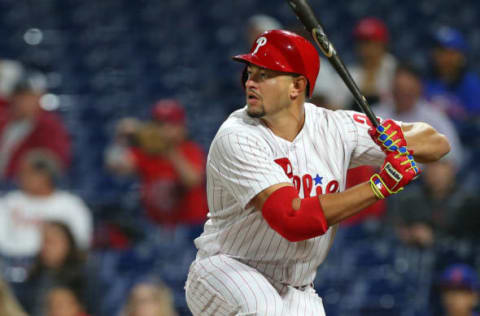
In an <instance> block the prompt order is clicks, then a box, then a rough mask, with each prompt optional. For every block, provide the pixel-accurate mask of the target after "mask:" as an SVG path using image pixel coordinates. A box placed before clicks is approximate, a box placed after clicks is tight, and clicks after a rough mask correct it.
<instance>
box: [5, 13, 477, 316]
mask: <svg viewBox="0 0 480 316" xmlns="http://www.w3.org/2000/svg"><path fill="white" fill-rule="evenodd" d="M276 28H284V27H283V26H282V25H281V23H280V22H279V21H277V20H275V19H274V18H272V17H269V16H264V15H258V16H254V17H252V18H251V19H250V20H248V21H247V25H246V30H247V32H246V36H245V46H249V45H250V44H251V42H252V41H253V40H252V39H253V38H255V37H256V36H257V35H258V34H259V33H261V32H263V31H265V30H268V29H276ZM294 29H295V28H294ZM298 31H299V32H302V31H301V30H300V29H298ZM303 34H304V33H303ZM307 36H308V35H307ZM432 37H433V41H432V46H431V50H430V51H428V52H424V53H425V54H426V56H428V59H429V65H428V68H425V67H423V68H422V67H421V66H420V65H416V64H415V63H412V62H411V61H410V60H408V58H405V57H407V56H403V57H402V58H398V57H397V56H395V55H394V54H393V53H392V52H391V51H390V50H389V46H390V43H391V40H392V39H391V36H390V34H389V30H388V28H387V26H386V24H385V23H384V22H383V21H382V20H380V19H378V18H373V17H369V18H365V19H362V20H360V21H358V23H357V25H356V26H355V28H354V30H353V31H352V34H351V39H352V42H353V43H354V47H355V52H356V55H357V60H356V63H355V64H351V65H347V67H348V69H349V70H350V71H351V73H352V76H353V78H354V79H355V81H356V82H357V84H358V86H359V88H360V89H361V91H362V92H363V94H364V95H365V96H366V98H367V100H368V101H369V103H370V104H371V105H372V108H373V111H374V112H375V113H376V115H378V116H379V117H381V118H392V119H395V120H398V121H403V122H413V121H423V122H427V123H429V124H431V125H432V126H433V127H435V128H436V129H437V130H438V131H440V132H441V133H443V134H445V135H447V137H448V139H449V140H450V142H451V147H452V150H451V152H450V153H449V154H448V155H447V156H446V157H445V158H444V159H442V160H441V161H439V162H437V163H434V164H430V165H424V166H422V170H423V174H422V176H421V178H420V179H419V180H418V181H416V183H415V184H413V185H410V186H409V187H407V188H405V190H404V191H403V192H401V194H398V195H396V196H393V197H392V198H390V199H389V200H388V201H386V202H385V201H380V202H378V203H377V204H376V205H374V206H372V207H370V208H369V209H367V210H365V211H364V212H362V213H361V214H359V215H358V216H356V217H354V218H351V219H349V220H347V221H346V222H345V223H344V225H343V226H344V227H343V229H345V230H347V229H349V228H351V227H356V226H358V225H362V223H365V222H369V221H376V222H378V223H381V227H382V232H384V233H385V234H386V235H388V236H391V235H394V238H395V239H396V240H398V241H399V242H400V243H401V244H402V245H403V246H404V247H413V248H416V249H420V250H427V251H430V250H432V249H433V251H434V252H435V249H436V248H435V247H436V245H438V244H441V243H442V242H444V241H445V240H447V241H449V242H450V241H452V240H454V241H455V240H459V241H461V242H462V243H467V244H471V245H475V244H476V242H477V241H478V240H479V237H480V233H479V230H478V229H477V227H478V226H479V225H480V214H479V213H478V212H477V210H479V209H480V196H479V194H478V187H479V184H480V183H479V175H480V169H479V168H478V165H476V164H475V163H476V161H477V160H478V158H479V157H480V156H479V150H478V148H479V147H478V146H479V144H480V142H479V141H480V139H479V136H478V133H479V132H480V77H479V75H478V74H476V73H475V72H474V71H472V70H471V69H470V67H469V61H468V58H467V55H468V50H469V44H468V42H467V40H466V39H465V38H464V36H463V35H462V33H461V32H459V31H458V30H456V29H454V28H451V27H448V26H442V27H439V28H438V29H437V30H436V32H435V33H434V34H432ZM46 81H47V78H46V77H45V76H44V75H43V74H41V73H38V72H36V71H32V70H31V69H24V67H23V66H22V65H21V64H20V63H19V62H17V61H11V60H2V61H0V178H1V179H2V181H3V182H4V183H7V185H4V186H2V187H5V188H6V189H5V190H4V192H2V194H1V196H0V267H1V270H0V272H1V273H2V274H0V277H1V279H3V280H0V281H1V283H0V315H12V316H14V315H34V316H37V315H39V316H40V315H48V316H86V315H106V314H108V313H110V312H111V311H112V310H115V312H116V313H117V314H118V315H122V316H154V315H159V316H160V315H162V316H173V315H177V314H182V315H183V314H185V315H188V314H186V312H185V310H178V309H177V310H176V309H175V306H177V305H179V303H178V302H176V301H175V299H174V296H173V294H172V290H171V289H170V288H169V286H167V285H166V283H165V282H164V280H162V279H161V278H162V277H163V276H160V275H158V274H157V275H152V274H151V271H149V269H146V270H145V271H136V272H137V275H138V276H139V277H138V278H135V280H134V282H130V283H129V284H128V285H127V286H126V287H125V289H124V291H121V292H120V294H118V295H116V296H115V299H114V300H113V302H114V303H111V301H109V304H111V305H112V304H113V305H114V307H115V308H113V309H106V308H103V307H102V304H104V303H105V302H106V297H107V296H108V295H107V294H106V293H104V292H103V291H105V289H108V288H109V287H108V284H105V283H109V282H113V281H112V280H109V277H110V275H108V274H107V275H105V274H104V275H102V273H103V272H102V271H103V270H102V269H100V268H99V267H98V260H97V258H95V256H96V255H97V254H98V253H99V252H102V251H103V252H104V253H108V252H109V251H112V250H119V251H122V252H128V251H130V250H131V249H133V248H135V247H136V246H138V245H144V244H145V243H156V242H158V239H155V238H151V235H154V234H155V233H154V232H155V231H161V232H162V234H163V233H164V235H166V236H168V235H169V234H176V229H177V228H178V227H187V231H188V234H190V235H189V236H188V237H187V239H188V240H189V241H190V243H192V242H193V238H194V237H195V236H196V235H198V232H199V231H200V230H201V227H202V224H203V222H204V221H205V220H206V218H207V212H208V209H207V208H208V207H207V198H206V193H205V163H206V151H207V150H208V148H202V146H201V145H199V144H198V143H196V142H195V141H194V139H195V137H194V136H195V135H189V131H188V128H187V126H188V125H187V113H186V108H187V109H188V105H187V106H185V105H182V103H181V102H180V101H179V100H178V99H175V98H170V96H159V99H158V101H156V102H154V104H152V105H151V106H150V115H149V118H144V117H143V118H142V117H141V116H138V117H133V116H129V117H124V118H121V119H120V120H118V122H117V124H116V126H115V128H114V131H113V132H112V135H111V139H110V142H109V145H108V146H106V147H105V148H104V156H103V158H104V161H98V164H102V165H104V166H105V170H107V172H108V174H109V176H110V177H112V178H114V179H117V180H118V181H133V183H137V184H136V186H135V190H134V197H133V198H132V200H133V203H137V204H138V208H137V209H136V210H138V212H137V213H135V214H133V216H129V217H128V216H125V217H124V218H123V219H122V216H123V215H122V214H123V213H121V212H122V211H121V208H122V207H121V206H120V207H118V208H117V206H112V208H113V209H114V212H117V211H118V212H119V213H120V219H118V218H117V219H116V221H115V222H112V221H108V220H105V219H104V218H102V217H100V216H97V215H98V211H97V210H95V209H93V208H92V207H91V206H90V203H89V201H85V200H84V199H82V197H81V196H79V195H78V194H76V193H75V192H73V191H71V190H69V187H68V185H65V183H72V182H75V179H68V181H65V178H68V177H69V176H70V173H69V168H71V165H72V161H73V160H72V155H73V153H72V143H74V142H75V140H74V139H72V137H71V135H70V134H71V131H69V130H68V129H67V128H66V127H65V125H64V123H63V122H62V116H61V115H60V114H59V113H55V111H51V110H50V109H49V108H48V106H45V96H46V95H47V93H48V84H47V83H46ZM238 89H241V88H240V86H239V87H238ZM238 102H239V105H241V102H243V101H242V100H238ZM312 102H314V103H315V104H316V105H317V106H322V107H326V108H329V109H332V110H335V109H347V110H357V111H358V110H359V108H358V106H357V105H356V104H355V102H354V100H353V98H352V96H351V94H350V93H349V91H348V90H347V89H346V87H345V85H344V84H343V83H342V81H341V79H340V78H339V77H338V75H337V74H336V73H335V71H334V70H333V69H332V68H331V67H330V66H329V64H328V61H327V60H326V59H325V58H323V57H321V71H320V76H319V78H318V81H317V83H316V86H315V93H314V96H313V97H312ZM193 123H196V124H201V122H193ZM83 150H85V151H86V152H88V148H84V149H83ZM372 171H373V169H372V168H370V167H358V168H355V169H352V170H350V172H349V175H348V183H349V185H355V184H356V183H359V182H362V181H365V180H367V179H368V178H369V176H370V174H371V173H372ZM135 181H137V182H135ZM127 193H128V194H130V192H125V194H127ZM130 215H131V214H130ZM164 235H161V236H164ZM380 238H381V237H380ZM162 242H164V243H168V240H167V241H166V242H165V240H164V241H160V243H162ZM147 249H148V248H147ZM175 251H177V252H176V253H177V254H178V253H181V251H182V249H175ZM173 253H175V252H173ZM450 259H451V260H439V262H440V263H439V264H437V265H436V266H435V271H434V275H435V279H434V281H433V282H432V288H433V287H434V288H435V289H436V290H435V291H433V290H432V291H433V292H434V293H437V294H438V295H437V299H436V300H435V299H434V303H435V304H438V306H439V307H438V308H439V310H442V312H443V313H444V315H449V316H450V315H451V316H453V315H455V316H462V315H474V314H473V312H472V311H473V310H474V309H475V308H477V302H478V291H479V289H480V283H479V281H478V269H479V268H480V263H479V262H474V261H472V260H464V261H463V262H461V261H460V259H458V260H457V258H450ZM139 269H140V268H139ZM142 272H143V273H142ZM185 277H186V275H185ZM320 295H322V293H320ZM176 299H177V300H178V298H176ZM180 305H181V304H180ZM106 310H108V311H109V312H105V311H106ZM108 315H111V314H108Z"/></svg>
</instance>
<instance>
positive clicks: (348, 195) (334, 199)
mask: <svg viewBox="0 0 480 316" xmlns="http://www.w3.org/2000/svg"><path fill="white" fill-rule="evenodd" d="M319 199H320V204H321V205H322V208H323V212H324V214H325V218H326V220H327V223H328V226H332V225H335V224H337V223H339V222H341V221H342V220H344V219H346V218H348V217H350V216H352V215H355V214H356V213H358V212H359V211H361V210H363V209H364V208H366V207H368V206H370V205H372V204H373V203H375V202H376V201H378V198H377V197H376V196H375V194H374V193H373V191H372V188H371V186H370V183H369V182H365V183H361V184H359V185H356V186H354V187H352V188H349V189H347V190H345V191H343V192H339V193H333V194H324V195H319Z"/></svg>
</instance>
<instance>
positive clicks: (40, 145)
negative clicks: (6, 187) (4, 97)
mask: <svg viewBox="0 0 480 316" xmlns="http://www.w3.org/2000/svg"><path fill="white" fill-rule="evenodd" d="M44 93H45V90H44V88H43V87H42V86H41V85H38V84H36V83H35V81H33V80H30V78H27V79H25V80H22V81H20V82H19V83H18V84H17V85H16V87H15V89H14V91H13V92H12V95H11V96H10V99H9V104H8V105H7V106H4V107H3V111H1V112H0V114H1V115H0V178H7V179H12V178H14V177H15V175H16V173H17V171H18V168H19V164H20V161H21V160H22V157H23V156H24V155H25V153H27V152H29V151H30V150H32V149H46V150H50V151H51V152H52V153H54V154H55V155H56V156H57V158H58V159H59V160H60V161H61V163H62V166H63V167H64V168H66V167H67V166H68V165H69V163H70V159H71V148H70V137H69V135H68V133H67V130H66V128H65V127H64V125H63V123H62V121H61V118H60V117H59V116H58V115H57V114H55V113H53V112H48V111H45V110H43V109H42V108H41V106H40V100H41V98H42V96H43V95H44Z"/></svg>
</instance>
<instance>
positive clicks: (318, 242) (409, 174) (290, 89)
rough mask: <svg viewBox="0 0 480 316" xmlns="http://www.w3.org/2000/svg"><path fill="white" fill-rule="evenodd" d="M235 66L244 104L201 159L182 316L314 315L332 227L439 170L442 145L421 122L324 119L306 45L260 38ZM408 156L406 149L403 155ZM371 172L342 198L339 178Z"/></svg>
mask: <svg viewBox="0 0 480 316" xmlns="http://www.w3.org/2000/svg"><path fill="white" fill-rule="evenodd" d="M234 60H236V61H239V62H242V63H244V64H245V70H244V74H243V79H244V81H243V84H244V87H245V93H246V101H247V105H246V106H245V107H244V108H242V109H240V110H237V111H235V112H233V113H232V114H231V115H230V117H229V118H228V119H227V120H226V121H225V122H224V123H223V125H222V126H221V127H220V129H219V131H218V133H217V135H216V136H215V138H214V140H213V142H212V145H211V148H210V152H209V155H208V160H207V194H208V205H209V209H210V213H209V220H208V221H207V223H206V224H205V229H204V232H203V234H202V235H201V236H200V237H199V238H197V239H196V240H195V244H196V246H197V248H198V254H197V258H196V260H195V261H194V262H193V263H192V265H191V267H190V272H189V275H188V280H187V283H186V298H187V303H188V306H189V308H190V309H191V311H192V313H193V315H262V316H263V315H269V316H272V315H273V316H281V315H285V316H287V315H288V316H292V315H315V316H320V315H325V312H324V308H323V304H322V299H321V298H320V297H319V296H318V295H317V294H316V292H315V290H314V289H313V287H312V282H313V280H314V278H315V274H316V271H317V268H318V266H319V265H320V264H321V263H322V262H323V260H325V257H326V255H327V253H328V250H329V249H330V246H331V245H332V242H333V238H334V236H335V232H336V230H337V227H338V223H340V222H341V221H342V220H343V219H345V218H347V217H349V216H351V215H353V214H355V213H357V212H359V211H360V210H362V209H363V208H365V207H367V206H369V205H371V204H373V203H374V202H375V201H377V200H379V199H384V198H386V197H387V196H389V195H391V194H393V193H396V192H398V191H400V190H401V189H402V188H403V187H404V186H405V185H407V184H408V183H409V182H410V181H412V179H414V178H415V177H416V176H417V175H418V174H419V172H420V170H419V169H418V167H417V165H416V161H419V162H429V161H435V160H438V159H439V158H440V157H442V156H443V155H445V154H446V153H447V152H448V151H449V144H448V141H447V140H446V138H445V137H444V136H443V135H441V134H439V133H438V132H436V131H435V130H434V129H433V128H432V127H430V126H429V125H427V124H424V123H411V124H406V123H400V122H394V121H392V120H387V121H382V124H381V126H380V127H379V128H378V129H374V128H370V121H369V120H368V119H367V118H366V116H365V115H363V114H362V113H358V112H354V111H343V110H339V111H330V110H327V109H324V108H317V107H315V106H314V105H313V104H310V103H306V102H305V100H306V98H308V97H309V96H311V94H312V91H313V88H314V87H313V85H314V83H315V81H316V78H317V74H318V71H319V68H320V65H319V57H318V53H317V51H316V49H315V48H314V47H313V45H312V44H311V43H310V42H308V41H307V40H306V39H304V38H303V37H301V36H298V35H296V34H294V33H291V32H288V31H282V30H271V31H267V32H265V33H263V34H261V35H260V36H259V37H258V38H257V39H256V41H255V42H254V44H253V46H252V49H251V50H250V53H248V54H245V55H238V56H235V57H234ZM407 146H408V147H407ZM363 164H371V165H375V166H381V171H380V172H379V173H376V174H374V175H372V178H371V179H370V181H369V182H365V183H362V184H359V185H357V186H355V187H352V188H349V189H348V190H344V189H345V177H346V173H347V169H348V168H351V167H355V166H358V165H363Z"/></svg>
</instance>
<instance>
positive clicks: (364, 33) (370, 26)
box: [353, 18, 389, 44]
mask: <svg viewBox="0 0 480 316" xmlns="http://www.w3.org/2000/svg"><path fill="white" fill-rule="evenodd" d="M353 36H354V37H355V38H356V39H357V40H371V41H377V42H382V43H385V44H386V43H388V37H389V36H388V30H387V26H386V25H385V23H383V22H382V21H381V20H379V19H377V18H365V19H362V20H360V22H358V24H357V25H356V26H355V29H354V30H353Z"/></svg>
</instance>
